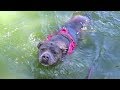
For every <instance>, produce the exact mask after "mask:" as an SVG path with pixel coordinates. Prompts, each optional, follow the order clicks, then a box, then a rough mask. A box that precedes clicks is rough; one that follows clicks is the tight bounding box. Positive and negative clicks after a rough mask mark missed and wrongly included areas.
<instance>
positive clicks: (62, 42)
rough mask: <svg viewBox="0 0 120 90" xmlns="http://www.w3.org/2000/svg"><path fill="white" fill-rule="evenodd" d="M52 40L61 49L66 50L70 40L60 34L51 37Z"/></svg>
mask: <svg viewBox="0 0 120 90" xmlns="http://www.w3.org/2000/svg"><path fill="white" fill-rule="evenodd" d="M51 41H52V42H55V43H56V45H57V46H58V47H59V48H60V49H63V50H68V47H69V44H70V41H69V39H67V38H66V37H64V36H62V35H57V37H56V35H55V36H53V37H52V39H51Z"/></svg>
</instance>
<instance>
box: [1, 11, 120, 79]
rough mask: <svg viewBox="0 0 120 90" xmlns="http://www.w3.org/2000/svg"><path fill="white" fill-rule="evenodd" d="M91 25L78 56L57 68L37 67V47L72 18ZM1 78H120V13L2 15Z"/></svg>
mask: <svg viewBox="0 0 120 90" xmlns="http://www.w3.org/2000/svg"><path fill="white" fill-rule="evenodd" d="M78 14H80V15H86V16H87V17H89V18H90V20H91V23H90V26H89V27H88V29H87V30H85V31H84V33H83V37H82V41H81V42H80V43H79V46H78V47H77V49H76V50H75V52H74V53H73V54H72V55H70V56H68V57H66V59H65V60H64V62H62V63H60V64H58V65H56V66H54V67H44V66H42V65H41V64H39V63H38V56H37V47H36V46H37V44H38V42H39V41H43V40H44V39H45V38H46V36H47V35H49V34H50V33H52V32H53V31H55V30H57V29H58V28H59V27H60V26H61V25H63V24H64V23H65V22H66V21H67V20H69V18H71V17H72V16H73V15H78ZM0 78H32V79H34V78H35V79H36V78H37V79H38V78H39V79H46V78H49V79H84V78H94V79H110V78H113V79H114V78H120V12H119V11H82V12H73V11H72V12H70V11H69V12H68V11H66V12H65V11H64V12H56V11H51V12H50V11H45V12H43V11H41V12H35V11H34V12H30V11H29V12H18V11H17V12H2V11H1V12H0Z"/></svg>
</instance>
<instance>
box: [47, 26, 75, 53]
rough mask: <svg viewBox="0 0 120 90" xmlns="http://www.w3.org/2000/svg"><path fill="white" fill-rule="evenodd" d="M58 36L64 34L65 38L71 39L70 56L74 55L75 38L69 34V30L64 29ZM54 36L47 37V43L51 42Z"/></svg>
mask: <svg viewBox="0 0 120 90" xmlns="http://www.w3.org/2000/svg"><path fill="white" fill-rule="evenodd" d="M57 34H62V35H64V36H67V37H68V38H69V39H70V44H69V48H68V52H67V53H68V54H69V55H70V54H72V53H73V50H74V49H75V47H76V43H75V41H74V39H73V37H72V36H71V35H70V33H69V32H68V30H67V29H66V28H64V27H63V28H62V29H61V30H60V31H59V32H58V33H57ZM52 36H53V35H48V37H47V41H49V40H51V38H52Z"/></svg>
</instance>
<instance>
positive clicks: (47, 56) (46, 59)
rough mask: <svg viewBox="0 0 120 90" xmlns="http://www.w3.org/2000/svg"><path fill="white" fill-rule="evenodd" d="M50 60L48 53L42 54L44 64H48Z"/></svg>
mask: <svg viewBox="0 0 120 90" xmlns="http://www.w3.org/2000/svg"><path fill="white" fill-rule="evenodd" d="M48 60H49V55H47V54H46V55H43V56H42V61H41V62H42V63H44V64H48Z"/></svg>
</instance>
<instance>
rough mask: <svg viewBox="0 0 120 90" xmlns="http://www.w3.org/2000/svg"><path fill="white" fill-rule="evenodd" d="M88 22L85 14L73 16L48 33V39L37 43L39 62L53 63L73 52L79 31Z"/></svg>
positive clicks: (44, 63) (78, 37)
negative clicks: (52, 33)
mask: <svg viewBox="0 0 120 90" xmlns="http://www.w3.org/2000/svg"><path fill="white" fill-rule="evenodd" d="M88 24H89V19H88V18H87V17H85V16H80V15H77V16H74V17H73V18H71V19H70V20H69V21H68V22H67V23H65V24H64V25H63V26H62V28H60V29H59V30H58V32H56V33H55V34H54V35H49V36H48V39H47V40H46V41H45V42H43V43H41V42H40V43H39V44H38V46H37V47H38V49H39V62H40V63H42V64H43V65H45V66H48V65H53V64H55V63H57V62H58V61H61V60H62V58H63V57H65V56H66V55H67V54H71V53H73V51H74V49H75V48H76V46H77V43H78V41H79V39H80V31H81V29H82V28H83V27H84V26H87V25H88Z"/></svg>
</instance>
